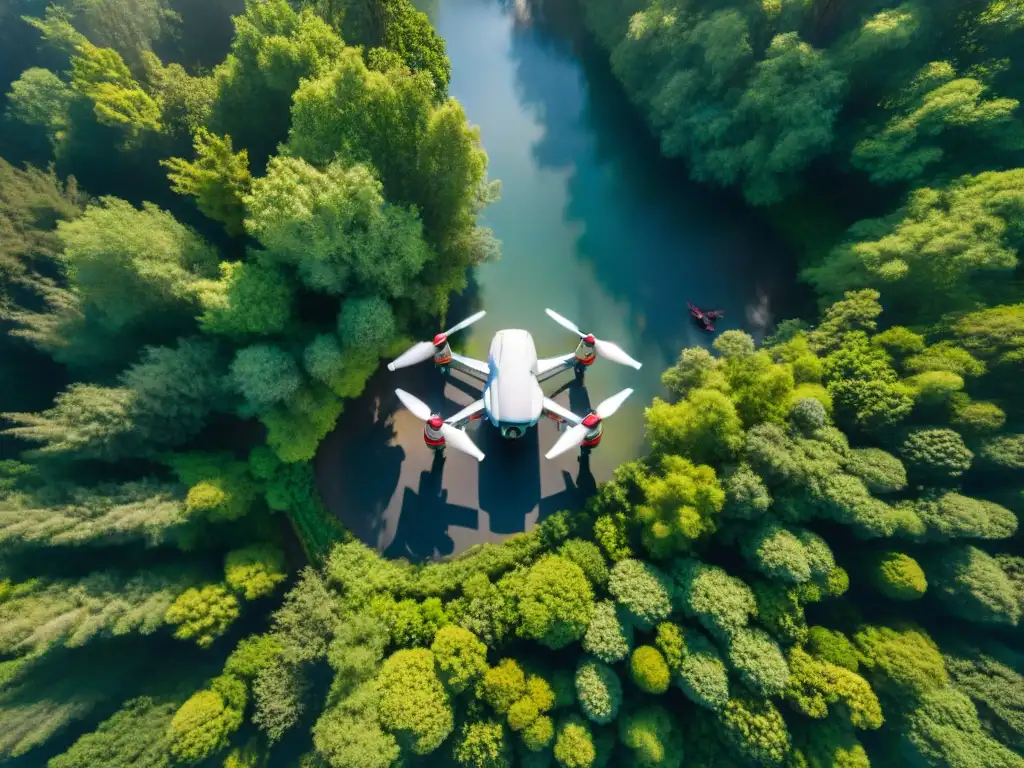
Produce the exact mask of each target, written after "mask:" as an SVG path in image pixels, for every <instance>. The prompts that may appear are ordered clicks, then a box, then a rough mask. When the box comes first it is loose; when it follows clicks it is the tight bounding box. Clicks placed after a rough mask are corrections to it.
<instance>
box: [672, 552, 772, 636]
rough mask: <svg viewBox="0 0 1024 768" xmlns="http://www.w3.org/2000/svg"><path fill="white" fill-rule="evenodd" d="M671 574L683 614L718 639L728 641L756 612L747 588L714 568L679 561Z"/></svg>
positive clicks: (752, 595) (696, 562) (721, 570)
mask: <svg viewBox="0 0 1024 768" xmlns="http://www.w3.org/2000/svg"><path fill="white" fill-rule="evenodd" d="M673 573H674V576H675V579H676V583H677V586H678V589H677V592H676V594H677V596H678V598H679V603H680V605H681V606H682V608H683V611H684V613H686V614H687V615H689V616H693V617H694V618H696V619H697V620H698V621H700V623H701V624H703V625H704V627H705V628H706V629H707V630H708V631H709V632H711V633H712V634H713V635H715V636H717V637H726V638H727V637H729V636H730V635H732V633H734V632H735V631H736V630H738V629H741V628H743V627H744V626H746V624H747V621H748V620H749V619H750V616H751V614H754V613H755V612H756V611H757V604H756V602H755V600H754V593H753V592H752V591H751V590H750V587H748V586H747V585H746V584H744V583H743V582H742V581H740V580H739V579H737V578H736V577H734V576H730V575H729V574H728V573H726V572H725V571H724V570H723V569H721V568H719V567H717V566H714V565H706V564H705V563H701V562H700V561H697V560H679V561H677V563H676V567H675V569H674V572H673Z"/></svg>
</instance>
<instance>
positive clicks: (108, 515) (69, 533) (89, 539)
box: [0, 478, 188, 549]
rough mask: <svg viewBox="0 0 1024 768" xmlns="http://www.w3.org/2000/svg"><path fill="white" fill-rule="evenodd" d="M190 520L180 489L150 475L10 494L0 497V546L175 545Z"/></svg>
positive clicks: (12, 547)
mask: <svg viewBox="0 0 1024 768" xmlns="http://www.w3.org/2000/svg"><path fill="white" fill-rule="evenodd" d="M187 519H188V516H187V512H186V508H185V503H184V500H183V499H182V498H180V494H179V493H178V489H177V488H175V486H173V485H169V484H165V483H160V482H158V481H156V480H154V479H151V478H147V479H143V480H141V481H137V482H128V483H119V484H102V485H99V486H94V487H76V486H71V487H67V488H62V489H59V490H57V489H51V490H50V491H47V492H43V493H42V494H39V495H36V494H31V495H30V494H10V495H9V496H7V497H6V498H5V499H3V500H0V544H3V546H5V547H8V548H11V549H14V548H30V547H40V546H82V545H89V546H117V545H122V544H125V543H127V542H143V543H145V544H147V545H150V546H153V545H159V544H168V543H176V542H177V541H178V540H179V538H178V536H179V534H180V533H181V526H183V525H184V523H185V522H186V520H187Z"/></svg>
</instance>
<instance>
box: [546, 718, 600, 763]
mask: <svg viewBox="0 0 1024 768" xmlns="http://www.w3.org/2000/svg"><path fill="white" fill-rule="evenodd" d="M596 758H597V753H596V751H595V749H594V739H593V736H592V735H591V733H590V728H589V726H587V723H586V721H585V720H583V719H582V718H581V717H579V716H578V715H569V717H567V718H565V719H564V720H563V721H562V722H561V723H559V725H558V736H557V737H556V739H555V760H556V761H557V762H558V764H559V765H561V766H563V768H590V766H592V765H593V764H594V761H595V759H596Z"/></svg>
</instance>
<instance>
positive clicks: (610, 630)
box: [583, 600, 633, 664]
mask: <svg viewBox="0 0 1024 768" xmlns="http://www.w3.org/2000/svg"><path fill="white" fill-rule="evenodd" d="M620 613H625V611H624V609H621V608H618V607H616V605H615V603H613V602H611V601H610V600H602V601H601V602H600V603H598V604H597V605H596V606H595V608H594V617H593V618H592V619H591V620H590V624H589V625H588V626H587V633H586V634H585V635H584V636H583V650H585V651H587V653H592V654H594V656H596V657H597V658H599V659H600V660H601V661H604V662H607V663H608V664H614V663H615V662H617V661H622V660H623V659H624V658H626V656H627V655H629V651H630V649H631V648H632V647H633V625H632V624H631V623H629V622H628V621H626V620H625V619H624V617H623V616H620Z"/></svg>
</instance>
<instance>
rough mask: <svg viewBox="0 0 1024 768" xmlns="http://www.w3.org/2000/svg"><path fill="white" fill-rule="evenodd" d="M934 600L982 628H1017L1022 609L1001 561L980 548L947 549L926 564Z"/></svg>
mask: <svg viewBox="0 0 1024 768" xmlns="http://www.w3.org/2000/svg"><path fill="white" fill-rule="evenodd" d="M925 572H926V573H927V574H928V581H929V584H930V585H931V587H932V591H933V593H934V594H935V596H936V597H937V598H938V599H939V600H940V601H941V602H942V604H943V605H944V606H945V607H946V610H948V611H949V612H950V613H952V614H953V615H955V616H959V617H961V618H963V619H966V620H968V621H976V622H978V623H981V624H986V623H989V624H1009V625H1013V626H1016V624H1017V623H1018V621H1019V620H1020V617H1021V611H1022V606H1021V602H1020V600H1019V599H1018V597H1017V595H1016V593H1015V590H1014V586H1013V583H1012V582H1011V581H1010V579H1009V577H1008V576H1007V575H1006V573H1005V571H1003V569H1002V568H1000V567H999V563H998V561H996V559H995V558H993V557H992V556H991V555H989V554H988V553H987V552H984V551H982V550H980V549H978V548H977V547H971V546H964V547H946V548H944V549H942V550H940V551H939V553H937V554H936V555H935V556H934V557H933V558H932V560H931V561H930V562H928V563H926V571H925Z"/></svg>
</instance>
